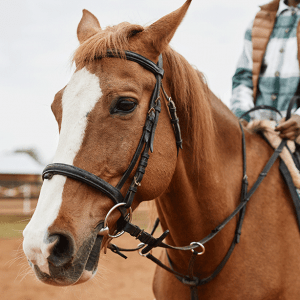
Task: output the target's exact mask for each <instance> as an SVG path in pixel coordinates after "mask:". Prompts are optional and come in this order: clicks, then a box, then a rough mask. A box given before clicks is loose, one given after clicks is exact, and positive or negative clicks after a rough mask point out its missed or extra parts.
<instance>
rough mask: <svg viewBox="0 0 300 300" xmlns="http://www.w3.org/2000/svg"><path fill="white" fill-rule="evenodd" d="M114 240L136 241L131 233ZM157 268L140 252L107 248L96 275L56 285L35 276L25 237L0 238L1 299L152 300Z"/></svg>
mask: <svg viewBox="0 0 300 300" xmlns="http://www.w3.org/2000/svg"><path fill="white" fill-rule="evenodd" d="M115 242H116V244H118V245H119V246H121V247H134V246H136V244H137V243H136V240H135V239H134V238H132V237H130V236H129V235H124V236H122V237H121V238H119V239H117V240H115ZM160 251H161V250H156V251H155V252H154V254H155V255H158V253H159V252H160ZM101 254H102V253H101ZM154 270H155V264H154V263H152V262H151V261H149V260H148V259H147V258H144V257H141V256H140V255H139V254H138V253H129V254H128V258H127V259H126V260H125V259H123V258H121V257H120V256H118V255H116V254H113V253H112V252H111V251H108V253H107V254H106V255H103V254H102V256H101V257H100V262H99V269H98V272H97V275H96V276H95V277H94V279H93V280H91V281H90V282H87V283H85V284H81V285H76V286H72V287H60V288H58V287H53V286H49V285H46V284H43V283H40V282H38V280H37V279H36V278H35V276H34V275H33V272H32V271H31V269H30V267H29V265H28V263H27V261H26V259H25V256H24V253H23V250H22V239H0V299H1V300H50V299H51V300H96V299H97V300H106V299H113V300H119V299H120V300H121V299H122V300H124V299H126V300H127V299H129V300H140V299H143V300H148V299H149V300H153V299H154V296H153V293H152V278H153V274H154Z"/></svg>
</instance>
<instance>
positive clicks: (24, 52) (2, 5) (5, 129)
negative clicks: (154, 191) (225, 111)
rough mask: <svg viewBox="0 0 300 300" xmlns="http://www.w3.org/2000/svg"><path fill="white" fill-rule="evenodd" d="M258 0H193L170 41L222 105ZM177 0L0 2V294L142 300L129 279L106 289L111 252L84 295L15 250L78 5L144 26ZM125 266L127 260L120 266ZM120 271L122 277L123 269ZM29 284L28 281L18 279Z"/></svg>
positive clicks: (46, 147) (49, 144)
mask: <svg viewBox="0 0 300 300" xmlns="http://www.w3.org/2000/svg"><path fill="white" fill-rule="evenodd" d="M266 2H267V1H262V0H252V1H239V0H227V1H224V0H210V1H205V0H194V1H193V2H192V4H191V7H190V10H189V11H188V13H187V16H186V17H185V19H184V21H183V23H182V24H181V26H180V27H179V29H178V31H177V32H176V34H175V37H174V38H173V40H172V41H171V46H172V47H173V48H174V49H175V50H176V51H178V52H179V53H181V54H182V55H183V56H184V57H185V58H186V59H187V60H188V61H189V62H190V63H191V64H192V65H194V66H196V67H197V68H198V69H199V70H200V71H201V72H203V73H204V75H205V77H206V79H207V82H208V84H209V86H210V88H211V89H212V91H213V92H214V93H215V94H216V95H217V96H218V97H220V98H221V100H222V101H223V102H224V103H225V104H227V105H229V99H230V96H231V78H232V76H233V74H234V71H235V67H236V64H237V61H238V58H239V56H240V54H241V52H242V48H243V38H244V32H245V29H246V27H247V26H248V25H249V24H250V22H251V20H252V19H253V18H254V16H255V14H256V12H258V10H259V7H258V6H259V5H262V4H264V3H266ZM183 3H184V0H143V1H141V0H127V1H124V0H109V1H107V0H106V1H104V0H72V1H71V0H64V1H61V0H59V1H58V0H52V1H43V0H42V1H41V0H1V1H0V278H1V283H0V295H1V296H0V298H1V299H10V300H11V299H22V300H23V299H24V300H25V299H27V300H28V299H34V300H35V299H48V298H49V299H82V298H85V297H86V296H87V295H88V296H89V297H90V299H111V298H113V299H148V298H147V297H141V296H139V295H141V294H139V292H142V291H136V287H134V286H133V287H132V289H131V286H130V285H129V286H128V285H127V289H126V291H127V290H129V291H130V290H131V292H128V295H127V296H126V294H125V296H124V294H120V295H119V296H118V295H117V294H110V292H112V290H113V289H111V286H110V284H109V279H107V278H109V276H113V277H114V279H115V276H117V275H118V272H122V270H123V269H122V268H123V267H122V266H123V265H122V264H123V260H122V259H121V258H119V257H118V258H115V257H113V259H112V262H111V263H110V264H108V265H107V268H108V269H109V270H111V268H112V266H114V265H115V267H116V272H117V273H116V274H115V273H109V272H107V273H108V275H107V274H106V275H107V276H104V277H107V278H106V280H105V278H104V277H101V276H100V275H99V276H100V277H99V278H100V279H99V278H98V279H97V278H96V284H94V285H93V284H92V285H91V286H92V287H91V286H88V288H85V290H88V291H89V293H90V294H85V293H86V292H82V288H75V291H76V292H74V291H72V292H70V291H69V290H68V289H64V290H63V291H64V292H63V293H61V292H57V289H56V290H55V291H54V289H53V288H52V287H47V288H45V287H44V285H40V284H39V283H38V282H37V281H36V280H35V279H34V277H33V276H32V275H30V272H29V269H28V267H27V262H26V260H25V258H24V256H23V255H22V247H21V241H22V235H21V232H22V230H23V228H24V226H25V225H26V224H27V222H28V220H29V218H30V216H31V214H32V212H33V210H34V208H35V205H36V202H37V198H38V194H39V189H40V186H41V179H40V173H41V171H42V169H43V167H44V166H45V165H46V164H48V163H50V162H51V160H52V158H53V156H54V153H55V149H56V146H57V143H58V130H57V124H56V122H55V120H54V117H53V115H52V113H51V110H50V105H51V102H52V100H53V97H54V95H55V93H56V92H57V91H59V90H60V89H61V88H63V87H64V86H65V85H66V84H67V83H68V81H69V79H70V77H71V75H72V72H73V70H74V69H73V66H72V65H71V57H72V54H73V52H74V51H75V49H76V47H77V46H78V41H77V36H76V29H77V25H78V23H79V21H80V19H81V16H82V9H84V8H85V9H88V10H89V11H91V12H92V13H93V14H94V15H95V16H97V18H98V19H99V21H100V24H101V26H102V28H104V27H106V26H108V25H114V24H117V23H120V22H122V21H128V22H131V23H137V24H141V25H149V24H151V23H152V22H154V21H156V20H157V19H159V18H161V17H162V16H164V15H166V14H168V13H170V12H171V11H173V10H175V9H177V8H178V7H180V6H181V5H182V4H183ZM146 210H147V209H146V208H141V209H140V211H138V212H137V215H136V218H137V220H138V222H141V223H143V222H145V218H147V212H146ZM124 243H125V244H126V243H127V241H125V242H124ZM137 256H138V255H137ZM119 259H120V261H119ZM139 259H142V258H141V257H139V256H138V257H137V258H135V259H134V260H132V261H134V262H139ZM124 262H126V261H124ZM126 263H128V262H126ZM104 264H105V262H104ZM141 264H142V265H143V268H144V267H145V268H149V269H147V270H148V271H147V272H146V273H147V274H149V275H148V277H147V278H146V277H145V278H143V276H142V275H141V274H140V273H138V274H136V275H135V276H137V278H138V279H139V281H140V282H142V281H143V282H142V284H145V288H146V290H145V291H146V292H145V291H144V295H145V294H147V295H148V294H149V299H153V296H152V294H151V284H149V282H151V278H152V276H153V271H154V266H152V264H151V266H150V265H149V267H148V265H147V262H144V260H143V261H142V263H141ZM130 265H132V264H130ZM126 266H127V267H126ZM140 266H141V265H140ZM120 268H121V271H120ZM137 268H138V269H139V267H138V266H137ZM125 271H128V265H124V272H125ZM27 273H28V274H29V275H27ZM104 273H105V272H104ZM124 274H127V275H125V277H126V278H128V273H124ZM132 276H133V275H132ZM129 277H130V276H129ZM3 278H4V279H5V278H6V279H7V280H6V281H5V280H2V279H3ZM121 278H122V277H121ZM97 280H98V282H97ZM100 281H101V285H102V281H104V282H106V284H104V287H101V288H100V291H99V290H98V288H99V287H98V286H99V285H100ZM122 284H123V285H124V278H123V281H121V282H120V285H121V286H122ZM30 285H31V286H32V289H30V288H28V286H30ZM120 289H121V288H120ZM133 290H134V291H135V292H134V293H133V292H132V291H133ZM60 291H61V290H60ZM79 291H81V292H79ZM93 293H94V294H93ZM99 293H102V294H101V295H102V297H99ZM96 295H98V296H97V297H96ZM133 295H135V296H133ZM47 297H48V298H47ZM93 297H96V298H93ZM118 297H120V298H118Z"/></svg>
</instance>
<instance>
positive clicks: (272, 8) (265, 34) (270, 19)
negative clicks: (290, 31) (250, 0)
mask: <svg viewBox="0 0 300 300" xmlns="http://www.w3.org/2000/svg"><path fill="white" fill-rule="evenodd" d="M280 1H281V0H273V1H271V2H270V3H268V4H265V5H262V6H261V7H260V8H261V10H260V11H259V12H258V13H257V15H256V17H255V19H254V22H253V28H252V45H253V54H252V58H253V69H252V82H253V99H254V103H255V102H256V97H257V88H258V80H259V74H260V69H261V65H262V62H263V58H264V55H265V52H266V49H267V45H268V42H269V39H270V36H271V34H272V31H273V27H274V24H275V21H276V14H277V11H278V8H279V3H280ZM297 40H298V43H297V44H298V61H299V67H300V22H299V23H298V26H297Z"/></svg>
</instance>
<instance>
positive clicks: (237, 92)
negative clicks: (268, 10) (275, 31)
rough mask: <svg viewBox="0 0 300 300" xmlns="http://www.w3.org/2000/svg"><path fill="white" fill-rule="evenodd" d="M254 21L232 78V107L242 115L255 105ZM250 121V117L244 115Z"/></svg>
mask: <svg viewBox="0 0 300 300" xmlns="http://www.w3.org/2000/svg"><path fill="white" fill-rule="evenodd" d="M251 30H252V23H251V24H250V26H249V28H248V29H247V31H246V33H245V39H244V48H243V53H242V55H241V57H240V59H239V61H238V64H237V69H236V71H235V74H234V76H233V78H232V97H231V99H230V108H231V110H232V112H233V113H234V114H235V115H236V116H237V117H240V116H241V115H242V114H243V113H244V112H246V111H248V110H249V109H251V108H252V107H254V103H253V83H252V66H253V61H252V41H251ZM244 118H245V120H247V121H249V119H250V117H249V116H246V117H244Z"/></svg>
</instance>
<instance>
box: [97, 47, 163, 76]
mask: <svg viewBox="0 0 300 300" xmlns="http://www.w3.org/2000/svg"><path fill="white" fill-rule="evenodd" d="M124 53H125V58H126V60H130V61H134V62H136V63H138V64H139V65H140V66H142V67H143V68H145V69H146V70H148V71H150V72H152V73H153V74H154V75H160V76H161V78H162V77H163V76H164V73H165V71H164V70H163V69H162V68H161V67H160V66H158V65H156V64H155V63H154V62H152V61H151V60H150V59H148V58H146V57H144V56H142V55H140V54H138V53H135V52H131V51H127V50H125V51H124ZM122 56H123V53H122V52H120V51H118V50H108V51H107V52H106V56H105V57H118V58H122ZM97 58H98V59H101V58H104V57H97Z"/></svg>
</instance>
